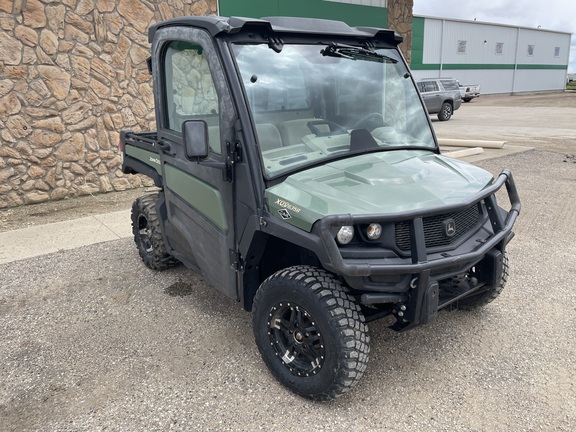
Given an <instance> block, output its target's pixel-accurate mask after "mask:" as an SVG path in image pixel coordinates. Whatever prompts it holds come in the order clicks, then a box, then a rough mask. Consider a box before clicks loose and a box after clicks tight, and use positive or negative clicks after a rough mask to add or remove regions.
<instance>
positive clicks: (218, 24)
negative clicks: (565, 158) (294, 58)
mask: <svg viewBox="0 0 576 432" xmlns="http://www.w3.org/2000/svg"><path fill="white" fill-rule="evenodd" d="M176 26H178V27H195V28H201V29H204V30H206V31H207V32H208V33H210V35H211V36H213V37H218V36H222V35H226V34H235V33H241V32H246V33H248V32H265V33H279V34H294V35H298V34H299V35H302V34H310V35H322V36H327V35H330V36H344V37H346V36H348V37H356V38H359V37H360V38H368V39H379V40H385V41H387V42H389V43H391V44H394V45H398V44H399V43H400V42H402V40H403V39H402V36H400V35H399V34H398V33H396V32H394V31H393V30H387V29H382V28H377V27H350V26H349V25H348V24H346V23H344V22H342V21H333V20H326V19H317V18H294V17H266V18H262V19H255V18H243V17H230V18H227V17H220V16H202V17H197V16H188V17H180V18H174V19H171V20H168V21H163V22H160V23H156V24H154V25H152V26H151V27H150V28H149V30H148V40H149V42H152V41H153V40H154V36H155V34H156V32H157V31H158V30H159V29H161V28H164V27H176Z"/></svg>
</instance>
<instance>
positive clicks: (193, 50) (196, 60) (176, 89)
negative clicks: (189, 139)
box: [164, 41, 221, 153]
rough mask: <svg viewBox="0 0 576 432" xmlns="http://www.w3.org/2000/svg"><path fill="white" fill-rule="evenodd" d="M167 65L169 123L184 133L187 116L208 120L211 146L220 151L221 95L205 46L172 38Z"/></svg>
mask: <svg viewBox="0 0 576 432" xmlns="http://www.w3.org/2000/svg"><path fill="white" fill-rule="evenodd" d="M164 68H165V70H164V78H165V80H166V81H165V89H166V94H165V96H166V113H167V119H166V126H167V127H168V129H170V130H172V131H174V132H176V133H181V131H182V122H184V121H185V120H204V121H205V122H206V123H207V125H208V134H209V142H210V148H211V150H212V151H214V152H216V153H220V152H221V151H220V147H221V146H220V131H219V113H218V95H217V93H216V88H215V87H214V81H213V79H212V74H211V73H210V68H209V66H208V61H207V58H206V56H205V55H204V50H203V48H202V47H201V46H199V45H193V44H190V43H188V42H180V41H173V42H170V44H169V45H168V48H167V49H166V54H165V61H164Z"/></svg>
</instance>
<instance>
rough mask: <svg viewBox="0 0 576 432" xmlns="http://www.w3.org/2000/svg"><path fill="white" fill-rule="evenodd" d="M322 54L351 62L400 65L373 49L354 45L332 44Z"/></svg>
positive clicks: (393, 59)
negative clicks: (361, 61)
mask: <svg viewBox="0 0 576 432" xmlns="http://www.w3.org/2000/svg"><path fill="white" fill-rule="evenodd" d="M320 54H322V55H323V56H325V57H326V56H328V57H340V58H347V59H350V60H368V61H376V62H379V63H398V60H396V59H395V58H392V57H388V56H387V55H384V54H380V53H377V52H376V51H374V50H372V49H367V48H361V47H356V46H352V45H343V44H337V43H334V42H331V43H330V45H328V46H327V47H326V48H324V49H323V50H321V51H320Z"/></svg>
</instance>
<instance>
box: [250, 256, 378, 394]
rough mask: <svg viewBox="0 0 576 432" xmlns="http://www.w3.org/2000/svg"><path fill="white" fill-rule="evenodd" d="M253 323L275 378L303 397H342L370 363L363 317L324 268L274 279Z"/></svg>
mask: <svg viewBox="0 0 576 432" xmlns="http://www.w3.org/2000/svg"><path fill="white" fill-rule="evenodd" d="M252 322H253V327H254V336H255V338H256V344H257V345H258V349H259V350H260V353H261V354H262V358H263V359H264V362H265V363H266V365H267V366H268V368H269V369H270V371H271V372H272V374H273V375H274V376H275V377H276V378H277V379H278V380H279V381H280V382H281V383H282V384H283V385H285V386H286V387H288V388H289V389H290V390H292V391H293V392H295V393H297V394H299V395H300V396H303V397H305V398H309V399H313V400H319V401H325V400H330V399H333V398H336V397H338V396H340V395H342V394H344V393H345V392H347V391H348V390H350V389H351V388H352V387H353V386H354V385H356V384H357V382H358V381H359V380H360V378H361V377H362V374H363V373H364V370H365V369H366V366H367V364H368V353H369V352H370V347H369V342H370V337H369V335H368V328H367V326H366V325H365V324H364V316H363V315H362V313H361V312H360V308H359V306H358V305H357V304H356V303H355V302H354V299H353V298H352V297H351V296H350V295H349V294H348V293H347V290H346V288H345V287H344V286H342V285H341V284H340V282H339V281H338V280H337V279H335V278H334V277H333V276H332V275H330V274H329V273H327V272H325V271H324V270H320V269H317V268H315V267H309V266H295V267H289V268H286V269H284V270H280V271H279V272H277V273H275V274H273V275H272V276H270V277H269V278H268V279H266V280H265V281H264V282H263V283H262V285H261V286H260V288H259V289H258V291H257V293H256V296H255V298H254V304H253V308H252Z"/></svg>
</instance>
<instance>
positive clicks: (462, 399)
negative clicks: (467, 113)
mask: <svg viewBox="0 0 576 432" xmlns="http://www.w3.org/2000/svg"><path fill="white" fill-rule="evenodd" d="M472 103H475V102H472ZM573 145H574V141H573V140H572V141H570V142H566V143H564V147H562V148H563V149H564V150H566V151H568V150H572V146H573ZM566 151H564V152H559V153H556V152H549V151H544V150H540V149H538V150H532V151H528V152H525V153H520V154H516V155H512V156H509V157H505V158H496V159H491V160H486V161H483V162H481V163H479V165H481V166H482V167H484V168H486V169H488V170H490V171H491V172H493V173H495V174H497V173H498V172H499V171H500V170H501V169H502V168H504V167H508V168H511V169H512V171H513V173H514V176H515V180H516V183H517V186H518V189H519V191H520V195H521V198H522V203H523V209H522V214H521V215H520V218H519V219H518V222H517V226H516V230H515V231H516V233H517V236H516V238H515V239H514V240H513V241H512V243H511V244H510V246H509V249H508V250H509V256H510V266H511V275H510V280H509V283H508V286H507V287H506V289H505V290H504V292H503V293H502V294H501V295H500V297H498V298H497V299H496V300H495V301H494V302H493V303H491V304H490V305H488V306H487V307H485V308H483V309H480V310H477V311H474V312H461V311H452V312H448V311H445V312H441V313H440V314H439V316H438V319H437V320H436V321H435V322H433V323H431V324H430V325H428V326H425V327H420V328H417V329H415V330H413V331H410V332H407V333H400V334H398V333H394V332H392V331H391V330H389V329H388V328H387V327H386V322H384V321H378V322H374V323H370V334H371V347H372V350H371V356H370V357H371V359H370V364H369V366H368V370H367V372H366V374H365V375H364V378H363V379H362V381H361V382H360V384H359V385H358V386H357V387H356V388H355V389H354V390H353V391H351V392H349V393H348V394H347V395H345V396H344V397H342V398H340V399H338V400H336V401H333V402H329V403H314V402H310V401H307V400H305V399H302V398H300V397H298V396H295V395H293V394H292V393H290V392H289V391H287V390H285V389H284V388H283V387H281V386H280V385H279V384H278V383H277V382H276V381H275V380H274V378H273V377H272V376H271V375H270V373H269V372H268V371H267V369H266V367H265V365H264V364H263V362H262V361H261V360H260V356H259V354H258V351H257V348H256V345H255V343H254V341H253V336H252V328H251V320H250V315H249V314H248V313H246V312H243V311H242V310H241V309H240V306H239V304H237V303H235V302H234V301H232V300H229V299H228V298H226V297H224V296H223V295H221V294H219V293H218V292H216V291H215V290H213V289H212V288H210V287H209V286H208V285H207V284H206V283H205V282H204V281H203V280H202V278H201V277H199V276H198V275H197V274H195V273H194V272H192V271H189V270H187V269H185V268H184V267H177V268H175V269H172V270H169V271H164V272H161V273H156V272H152V271H150V270H148V269H146V268H145V267H144V266H143V264H142V263H141V262H140V260H139V257H138V254H137V252H136V250H135V248H134V246H133V243H132V241H131V240H129V239H124V240H117V241H113V242H107V243H101V244H98V245H93V246H89V247H83V248H79V249H75V250H71V251H63V252H58V253H54V254H51V255H46V256H42V257H38V258H34V259H28V260H23V261H18V262H14V263H10V264H4V265H0V274H1V275H2V277H1V280H0V328H2V338H1V340H2V344H0V359H3V360H2V362H0V431H28V430H42V431H44V430H45V431H53V430H58V431H68V430H70V431H94V430H114V431H124V430H126V431H140V430H147V431H155V430H162V431H164V430H179V431H186V430H211V431H212V430H242V431H254V430H284V431H292V430H294V431H296V430H303V429H304V430H315V431H316V430H317V431H355V430H386V431H537V430H543V431H573V430H575V429H576V378H575V376H574V372H575V369H576V368H575V363H574V359H575V358H576V346H575V344H574V340H575V339H576V319H575V317H576V313H575V312H576V291H575V290H574V286H573V281H572V280H571V279H570V277H571V276H572V275H574V274H575V273H576V270H575V269H576V246H575V245H576V231H575V230H574V226H575V222H576V221H575V215H574V211H573V203H574V201H575V198H576V163H575V162H576V158H575V157H574V156H573V155H572V154H567V152H566ZM572 152H574V150H572ZM501 204H504V203H503V202H502V203H501Z"/></svg>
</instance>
